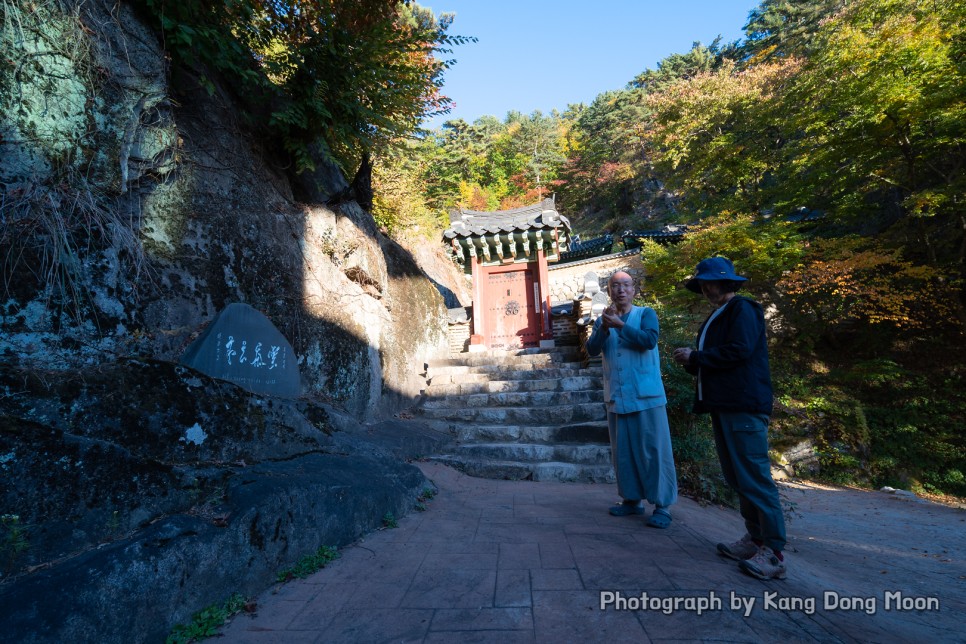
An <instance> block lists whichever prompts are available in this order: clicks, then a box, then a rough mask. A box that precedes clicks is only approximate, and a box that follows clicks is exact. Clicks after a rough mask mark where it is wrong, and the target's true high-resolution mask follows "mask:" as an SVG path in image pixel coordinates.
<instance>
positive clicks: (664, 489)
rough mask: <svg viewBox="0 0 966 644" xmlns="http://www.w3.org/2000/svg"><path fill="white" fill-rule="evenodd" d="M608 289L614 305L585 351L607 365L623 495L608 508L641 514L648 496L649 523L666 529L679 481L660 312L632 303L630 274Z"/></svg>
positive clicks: (612, 436)
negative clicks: (659, 343) (666, 390)
mask: <svg viewBox="0 0 966 644" xmlns="http://www.w3.org/2000/svg"><path fill="white" fill-rule="evenodd" d="M607 289H608V292H609V293H610V299H611V305H610V306H609V307H607V309H605V310H604V312H603V314H602V315H601V316H600V317H599V318H597V320H596V321H595V322H594V330H593V332H592V333H591V335H590V339H589V340H588V341H587V352H588V353H589V354H590V355H591V356H596V355H601V354H602V360H603V365H604V401H605V404H606V405H607V427H608V429H609V431H610V447H611V458H612V459H613V462H614V471H615V473H616V474H617V491H618V494H620V496H621V501H620V502H619V503H618V504H617V505H615V506H613V507H612V508H610V513H611V514H612V515H614V516H628V515H632V514H643V513H644V508H643V507H642V505H641V501H642V499H647V500H648V502H650V503H652V504H654V512H653V513H652V514H651V516H650V517H649V518H648V520H647V525H649V526H651V527H654V528H667V527H668V526H669V525H671V512H670V510H668V507H669V506H670V505H671V504H673V503H674V502H675V501H677V498H678V484H677V475H676V473H675V470H674V455H673V454H672V453H671V431H670V428H669V427H668V421H667V410H666V405H667V398H666V397H665V395H664V383H663V381H662V380H661V362H660V359H659V357H658V351H657V338H658V332H659V328H658V322H657V314H656V313H655V312H654V309H651V308H648V307H642V306H634V303H633V301H634V294H635V291H636V285H635V284H634V279H633V278H632V277H631V276H630V275H629V274H627V273H625V272H623V271H618V272H616V273H614V274H613V275H611V277H610V280H608V282H607Z"/></svg>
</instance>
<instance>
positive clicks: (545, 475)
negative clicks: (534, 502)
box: [432, 455, 615, 483]
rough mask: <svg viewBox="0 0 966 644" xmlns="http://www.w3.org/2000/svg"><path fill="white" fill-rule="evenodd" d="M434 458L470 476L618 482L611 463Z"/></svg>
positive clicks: (446, 456) (455, 457) (453, 457)
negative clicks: (591, 463)
mask: <svg viewBox="0 0 966 644" xmlns="http://www.w3.org/2000/svg"><path fill="white" fill-rule="evenodd" d="M432 460H434V461H439V462H441V463H446V464H447V465H450V466H452V467H454V468H456V469H458V470H460V471H462V472H465V473H466V474H469V475H470V476H478V477H481V478H489V479H505V480H531V481H577V482H583V483H613V482H614V481H615V478H614V470H613V468H612V467H611V466H610V465H582V464H575V463H561V462H547V463H526V462H518V461H476V460H472V459H470V460H467V459H463V458H460V457H458V456H452V455H442V456H434V457H432Z"/></svg>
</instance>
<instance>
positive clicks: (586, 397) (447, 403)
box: [422, 389, 604, 409]
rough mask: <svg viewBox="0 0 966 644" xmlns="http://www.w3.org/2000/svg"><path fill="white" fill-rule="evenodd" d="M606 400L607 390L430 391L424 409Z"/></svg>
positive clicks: (571, 403) (556, 404) (598, 401)
mask: <svg viewBox="0 0 966 644" xmlns="http://www.w3.org/2000/svg"><path fill="white" fill-rule="evenodd" d="M595 402H596V403H601V404H603V402H604V391H603V390H602V389H597V390H593V391H511V392H509V393H496V394H468V395H463V396H443V397H440V398H434V397H432V396H430V395H429V394H427V396H426V398H425V399H424V400H423V403H422V405H423V408H424V409H464V408H467V407H470V408H481V407H550V406H553V407H557V406H561V405H580V404H585V403H595Z"/></svg>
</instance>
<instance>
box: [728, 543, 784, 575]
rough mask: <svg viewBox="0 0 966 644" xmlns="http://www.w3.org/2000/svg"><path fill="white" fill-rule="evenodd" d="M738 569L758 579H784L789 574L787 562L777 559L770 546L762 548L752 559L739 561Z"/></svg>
mask: <svg viewBox="0 0 966 644" xmlns="http://www.w3.org/2000/svg"><path fill="white" fill-rule="evenodd" d="M738 567H739V568H741V570H743V571H744V572H746V573H748V574H749V575H751V576H752V577H757V578H758V579H784V578H785V574H786V572H787V568H786V567H785V562H784V561H782V560H781V559H779V558H778V557H776V556H775V553H774V552H773V551H772V549H771V548H769V547H768V546H762V547H761V548H760V549H759V550H758V554H757V555H755V556H754V557H752V558H751V559H745V560H744V561H739V562H738Z"/></svg>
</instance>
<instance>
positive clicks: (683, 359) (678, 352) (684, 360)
mask: <svg viewBox="0 0 966 644" xmlns="http://www.w3.org/2000/svg"><path fill="white" fill-rule="evenodd" d="M671 357H672V358H674V361H675V362H676V363H678V364H688V363H689V362H690V361H691V349H689V348H688V347H679V348H677V349H675V350H674V353H673V354H672V355H671Z"/></svg>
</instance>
